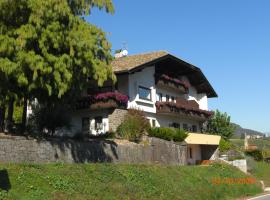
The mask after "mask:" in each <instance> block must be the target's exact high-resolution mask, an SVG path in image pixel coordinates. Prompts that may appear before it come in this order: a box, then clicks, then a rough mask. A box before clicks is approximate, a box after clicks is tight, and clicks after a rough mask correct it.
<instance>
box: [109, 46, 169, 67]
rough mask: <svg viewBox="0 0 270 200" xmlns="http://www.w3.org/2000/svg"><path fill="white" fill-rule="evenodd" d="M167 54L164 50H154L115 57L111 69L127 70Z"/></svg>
mask: <svg viewBox="0 0 270 200" xmlns="http://www.w3.org/2000/svg"><path fill="white" fill-rule="evenodd" d="M168 54H169V53H168V52H166V51H156V52H150V53H144V54H136V55H130V56H125V57H121V58H116V59H115V60H114V61H113V62H112V67H113V71H114V72H122V71H128V70H131V69H133V68H136V67H138V66H141V65H143V64H146V63H149V62H151V61H153V60H156V59H158V58H161V57H163V56H166V55H168Z"/></svg>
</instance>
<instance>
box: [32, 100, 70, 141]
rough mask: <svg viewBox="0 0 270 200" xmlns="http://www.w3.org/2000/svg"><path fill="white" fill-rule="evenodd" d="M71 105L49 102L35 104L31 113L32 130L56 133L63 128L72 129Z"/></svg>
mask: <svg viewBox="0 0 270 200" xmlns="http://www.w3.org/2000/svg"><path fill="white" fill-rule="evenodd" d="M69 111H70V110H69V107H68V106H66V105H63V104H62V105H61V104H60V103H57V104H47V105H41V104H38V105H35V106H33V113H32V114H31V115H30V119H29V124H31V125H32V126H31V127H30V128H29V129H30V130H31V129H32V131H37V132H42V133H48V134H50V135H52V136H53V135H54V134H55V132H56V131H57V130H59V129H61V128H67V129H70V126H71V125H70V123H71V118H70V115H69V113H70V112H69Z"/></svg>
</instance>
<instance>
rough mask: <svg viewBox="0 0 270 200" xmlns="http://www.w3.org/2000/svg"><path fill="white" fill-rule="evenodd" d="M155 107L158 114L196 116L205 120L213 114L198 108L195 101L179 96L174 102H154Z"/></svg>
mask: <svg viewBox="0 0 270 200" xmlns="http://www.w3.org/2000/svg"><path fill="white" fill-rule="evenodd" d="M156 108H157V113H158V114H164V115H174V116H175V115H177V116H180V115H182V116H186V117H190V118H197V119H199V120H207V119H209V118H210V117H211V116H212V115H213V112H210V111H207V110H202V109H200V108H199V104H198V103H197V102H196V101H194V100H190V101H187V100H185V99H181V98H179V99H177V100H176V103H174V102H156Z"/></svg>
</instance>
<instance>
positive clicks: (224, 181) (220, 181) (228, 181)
mask: <svg viewBox="0 0 270 200" xmlns="http://www.w3.org/2000/svg"><path fill="white" fill-rule="evenodd" d="M255 183H256V179H255V178H251V177H247V178H220V177H217V178H212V184H213V185H240V184H255Z"/></svg>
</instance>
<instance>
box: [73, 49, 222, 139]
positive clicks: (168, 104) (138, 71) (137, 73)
mask: <svg viewBox="0 0 270 200" xmlns="http://www.w3.org/2000/svg"><path fill="white" fill-rule="evenodd" d="M112 67H113V70H114V72H115V74H116V76H117V83H116V85H113V84H112V83H110V82H107V83H106V84H105V85H104V86H103V87H101V88H100V87H92V88H89V89H88V91H85V92H84V95H88V97H89V95H95V94H97V93H99V94H100V93H103V94H104V95H105V96H106V95H108V92H110V93H113V92H117V93H118V94H119V93H121V94H122V95H126V96H127V97H128V102H127V105H124V106H123V105H122V106H121V107H122V108H124V109H129V108H136V109H140V110H143V111H144V112H145V114H146V116H147V118H148V119H149V122H150V124H151V126H157V127H159V126H165V127H175V128H183V129H186V130H188V131H191V132H201V129H202V128H203V123H204V122H205V121H206V120H207V119H208V118H209V117H210V116H211V114H212V113H211V112H209V111H208V98H211V97H217V94H216V93H215V91H214V89H213V88H212V86H211V85H210V83H209V82H208V80H207V79H206V78H205V76H204V75H203V73H202V72H201V70H200V69H199V68H197V67H195V66H193V65H191V64H189V63H187V62H185V61H183V60H180V59H179V58H177V57H175V56H173V55H171V54H169V53H167V52H164V51H158V52H153V53H146V54H139V55H131V56H121V57H119V58H116V59H115V60H114V61H113V63H112ZM101 95H102V94H101ZM110 95H113V94H110ZM104 98H106V97H104ZM115 98H116V97H111V98H109V99H110V103H104V101H103V100H101V101H100V102H101V104H102V105H99V104H100V103H99V102H97V101H96V100H95V102H94V103H93V102H92V101H90V102H92V103H93V104H95V105H96V104H97V105H98V106H95V105H93V106H94V108H91V106H90V105H89V99H87V100H86V101H85V102H81V104H80V105H81V106H79V109H78V111H76V112H75V113H74V114H73V116H72V118H73V119H72V123H73V126H72V131H71V132H72V133H73V134H76V133H85V134H94V135H96V134H101V133H105V132H107V131H109V130H113V131H115V128H116V127H110V124H111V123H114V122H111V121H110V120H109V116H110V115H112V114H113V111H114V109H116V108H117V107H118V106H119V104H118V103H119V102H117V100H116V99H115ZM106 101H107V100H106ZM104 104H105V105H104ZM110 104H113V105H110ZM118 114H119V113H118Z"/></svg>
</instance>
